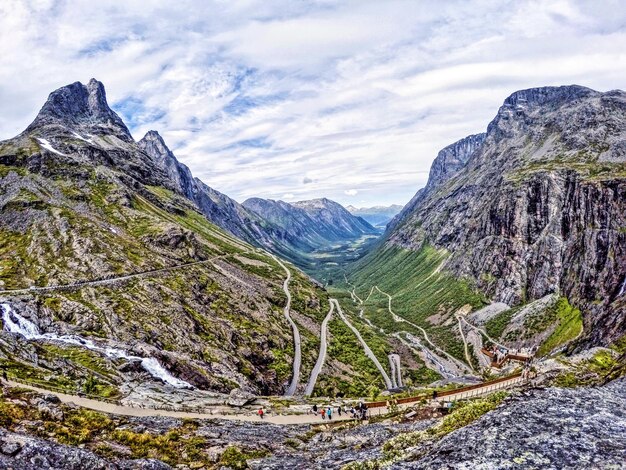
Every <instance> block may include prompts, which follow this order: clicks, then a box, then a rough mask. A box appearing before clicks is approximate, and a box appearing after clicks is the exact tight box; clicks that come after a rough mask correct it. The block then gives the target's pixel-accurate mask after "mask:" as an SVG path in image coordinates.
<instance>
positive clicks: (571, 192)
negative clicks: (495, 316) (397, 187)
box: [388, 86, 626, 343]
mask: <svg viewBox="0 0 626 470" xmlns="http://www.w3.org/2000/svg"><path fill="white" fill-rule="evenodd" d="M624 122H626V94H625V93H623V92H620V91H615V92H608V93H599V92H596V91H593V90H590V89H588V88H584V87H579V86H567V87H545V88H537V89H531V90H522V91H519V92H516V93H514V94H512V95H511V96H510V97H509V98H507V99H506V100H505V102H504V104H503V106H502V107H501V108H500V110H499V111H498V114H497V115H496V117H495V119H494V120H493V121H492V122H491V123H490V124H489V126H488V129H487V133H486V134H484V135H480V137H478V136H472V137H470V138H469V139H470V141H469V143H467V142H466V143H465V144H462V143H463V142H464V141H463V140H462V141H459V142H458V143H457V144H460V143H461V144H462V145H457V144H454V145H453V146H451V147H448V148H447V149H444V150H443V151H442V153H440V155H439V157H438V159H437V160H439V161H437V160H436V161H435V163H434V164H433V169H432V170H431V179H430V180H429V183H428V184H427V186H426V188H424V189H422V190H420V191H419V192H418V193H417V194H416V196H415V198H414V199H413V200H412V201H411V203H409V205H407V207H406V208H405V209H404V210H403V212H402V213H401V215H400V216H399V218H398V219H397V220H396V221H395V223H394V224H392V225H393V228H392V230H390V231H389V232H388V244H392V245H397V246H402V247H405V248H409V249H419V248H420V247H421V246H423V245H424V244H432V245H434V246H436V247H438V248H445V249H446V250H447V251H448V252H449V254H450V257H449V259H448V261H447V262H446V265H445V267H444V269H445V270H446V271H448V272H450V273H453V274H454V275H455V276H457V277H460V278H470V279H472V280H473V281H474V282H475V283H476V285H477V286H478V287H479V288H480V289H481V290H482V291H484V292H485V293H487V294H488V295H489V296H490V297H491V298H492V299H493V300H495V301H502V302H506V303H509V304H513V305H515V304H520V303H523V302H526V301H529V300H533V299H538V298H541V297H544V296H546V295H548V294H551V293H556V292H559V293H561V294H563V295H566V296H567V297H568V298H569V299H570V301H571V302H573V303H574V304H575V305H576V306H578V307H580V308H581V309H582V310H583V313H584V320H585V339H586V340H587V341H588V342H594V343H601V342H604V343H606V342H609V341H611V340H612V339H616V338H617V337H619V336H620V335H622V334H624V333H626V322H625V321H624V319H625V318H626V297H623V296H622V295H620V292H621V286H622V285H623V283H624V279H625V277H626V232H625V231H624V227H625V226H626V217H625V214H626V165H625V164H626V153H625V152H624V148H625V146H626V128H625V126H624ZM464 140H465V139H464ZM455 149H457V150H456V155H465V156H466V157H467V160H466V163H465V164H464V165H462V160H463V159H462V158H460V157H459V158H457V159H449V158H448V157H446V155H454V154H455ZM463 149H465V150H466V152H465V153H464V152H463V151H462V150H463ZM467 152H470V153H469V155H468V154H467ZM440 157H441V158H440ZM448 160H451V161H452V162H453V164H452V165H451V171H449V172H446V171H444V168H445V165H442V162H445V161H448ZM459 165H462V166H461V167H460V168H459Z"/></svg>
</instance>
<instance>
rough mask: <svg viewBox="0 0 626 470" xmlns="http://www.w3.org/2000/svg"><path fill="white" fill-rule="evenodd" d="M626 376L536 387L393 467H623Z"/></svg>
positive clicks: (625, 431) (625, 433)
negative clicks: (602, 382)
mask: <svg viewBox="0 0 626 470" xmlns="http://www.w3.org/2000/svg"><path fill="white" fill-rule="evenodd" d="M625 390H626V381H625V380H624V379H620V380H618V381H616V382H613V383H611V384H609V385H607V386H604V387H597V388H586V389H556V388H553V389H546V390H534V391H530V392H526V393H523V394H521V395H518V396H516V397H515V398H514V399H512V400H509V401H507V402H506V403H505V404H504V405H502V406H501V407H500V408H498V409H496V410H494V411H493V412H491V413H488V414H487V415H485V416H484V417H483V418H481V419H480V420H478V421H477V422H475V423H474V424H471V425H469V426H467V427H465V428H462V429H460V430H458V431H456V432H454V433H452V434H450V435H449V436H446V437H445V438H443V439H442V440H441V441H440V442H439V443H437V444H435V446H434V447H433V448H432V449H430V451H429V452H428V454H427V455H426V456H425V457H423V458H419V459H418V460H416V461H413V462H406V463H399V464H396V465H393V466H392V467H391V468H394V469H408V468H423V469H439V468H449V469H461V468H484V469H488V468H510V469H520V470H521V469H526V468H572V469H574V468H580V469H582V468H622V467H623V465H624V462H625V461H626V415H625V414H624V408H625V407H626V392H625Z"/></svg>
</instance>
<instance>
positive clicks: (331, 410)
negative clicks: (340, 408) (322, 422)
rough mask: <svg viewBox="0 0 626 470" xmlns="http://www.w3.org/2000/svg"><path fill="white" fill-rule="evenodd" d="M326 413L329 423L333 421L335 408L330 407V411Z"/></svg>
mask: <svg viewBox="0 0 626 470" xmlns="http://www.w3.org/2000/svg"><path fill="white" fill-rule="evenodd" d="M326 413H328V421H330V420H331V419H333V407H332V406H329V407H328V410H326Z"/></svg>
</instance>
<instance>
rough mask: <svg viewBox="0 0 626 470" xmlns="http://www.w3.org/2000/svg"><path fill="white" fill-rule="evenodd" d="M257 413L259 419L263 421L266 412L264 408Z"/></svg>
mask: <svg viewBox="0 0 626 470" xmlns="http://www.w3.org/2000/svg"><path fill="white" fill-rule="evenodd" d="M257 413H258V415H259V417H260V418H261V419H263V415H264V414H265V412H264V411H263V408H259V411H257Z"/></svg>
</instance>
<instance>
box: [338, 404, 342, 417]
mask: <svg viewBox="0 0 626 470" xmlns="http://www.w3.org/2000/svg"><path fill="white" fill-rule="evenodd" d="M337 414H338V415H339V416H341V405H339V406H338V407H337Z"/></svg>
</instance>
